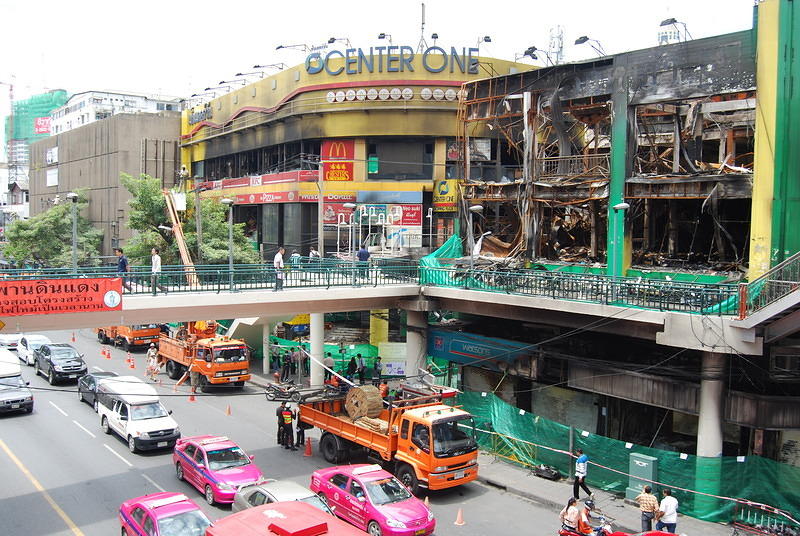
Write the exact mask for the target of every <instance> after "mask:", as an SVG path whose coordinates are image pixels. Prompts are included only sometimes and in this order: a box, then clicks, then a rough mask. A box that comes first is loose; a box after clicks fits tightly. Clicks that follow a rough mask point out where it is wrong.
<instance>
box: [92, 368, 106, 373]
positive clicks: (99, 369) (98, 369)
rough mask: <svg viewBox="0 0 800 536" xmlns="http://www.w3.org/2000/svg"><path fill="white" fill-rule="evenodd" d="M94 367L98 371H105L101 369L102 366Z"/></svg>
mask: <svg viewBox="0 0 800 536" xmlns="http://www.w3.org/2000/svg"><path fill="white" fill-rule="evenodd" d="M92 369H93V370H96V371H97V372H105V370H103V369H101V368H100V367H92Z"/></svg>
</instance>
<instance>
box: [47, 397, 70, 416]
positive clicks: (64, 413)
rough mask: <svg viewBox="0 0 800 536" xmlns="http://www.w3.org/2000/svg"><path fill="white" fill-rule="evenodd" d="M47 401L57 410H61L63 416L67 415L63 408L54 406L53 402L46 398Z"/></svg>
mask: <svg viewBox="0 0 800 536" xmlns="http://www.w3.org/2000/svg"><path fill="white" fill-rule="evenodd" d="M48 402H50V405H51V406H53V407H54V408H56V409H57V410H58V411H60V412H61V415H63V416H64V417H69V415H67V412H66V411H64V410H63V409H61V408H59V407H58V406H56V405H55V404H53V402H52V401H51V400H48Z"/></svg>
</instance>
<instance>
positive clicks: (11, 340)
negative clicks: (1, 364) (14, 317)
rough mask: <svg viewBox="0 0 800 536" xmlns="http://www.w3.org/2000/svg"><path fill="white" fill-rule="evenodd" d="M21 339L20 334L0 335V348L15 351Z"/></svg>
mask: <svg viewBox="0 0 800 536" xmlns="http://www.w3.org/2000/svg"><path fill="white" fill-rule="evenodd" d="M22 337H23V335H22V333H0V348H5V349H6V350H16V349H17V345H18V344H19V340H20V339H21V338H22Z"/></svg>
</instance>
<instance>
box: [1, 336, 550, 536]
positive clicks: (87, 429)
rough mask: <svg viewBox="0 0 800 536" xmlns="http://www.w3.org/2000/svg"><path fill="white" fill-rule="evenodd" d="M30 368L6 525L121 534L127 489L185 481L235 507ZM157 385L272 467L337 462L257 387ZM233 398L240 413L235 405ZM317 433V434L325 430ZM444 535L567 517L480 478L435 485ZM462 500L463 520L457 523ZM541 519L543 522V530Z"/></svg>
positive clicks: (205, 425) (174, 486) (12, 418)
mask: <svg viewBox="0 0 800 536" xmlns="http://www.w3.org/2000/svg"><path fill="white" fill-rule="evenodd" d="M46 334H47V335H48V336H50V338H51V340H53V342H71V336H72V332H50V333H46ZM75 336H76V341H75V342H74V343H72V344H73V346H75V347H76V348H77V349H78V350H79V351H81V352H82V353H84V354H85V359H86V362H87V364H88V366H89V369H90V370H92V369H93V370H98V369H102V370H109V371H114V372H117V373H118V374H137V375H142V374H143V373H144V354H143V353H142V352H136V353H134V354H133V355H134V357H135V359H136V369H135V370H130V369H129V368H128V366H127V365H126V364H125V353H124V352H123V351H122V350H112V359H110V360H108V359H105V358H103V357H102V356H101V355H100V349H101V347H100V345H99V344H98V342H97V340H96V338H95V336H94V334H93V333H92V331H91V330H80V331H77V332H75ZM23 376H24V377H26V379H27V380H29V381H30V382H31V385H30V386H31V388H32V389H33V390H34V397H35V408H34V412H33V414H30V415H27V414H19V415H9V416H2V417H0V482H2V485H0V535H2V536H17V535H19V536H23V535H25V536H44V535H48V536H49V535H65V536H67V535H72V536H78V535H81V534H83V535H86V536H93V535H98V536H99V535H104V536H105V535H114V534H119V530H120V529H119V522H118V521H117V511H118V508H119V505H120V503H121V502H123V501H124V500H126V499H129V498H132V497H137V496H140V495H144V494H147V493H155V492H157V491H177V492H182V493H186V494H187V495H188V496H189V497H190V498H191V499H193V500H194V501H195V502H197V503H198V504H199V505H200V507H201V508H202V509H203V510H204V511H205V512H206V514H207V515H208V516H209V518H210V519H212V520H215V519H220V518H222V517H225V516H226V515H229V514H230V507H225V506H221V507H220V506H215V507H212V506H209V505H207V504H206V503H205V501H204V500H203V497H202V495H201V493H200V492H198V491H197V490H195V489H194V488H193V487H191V486H190V485H188V484H186V483H183V482H179V481H178V480H177V478H176V477H175V471H174V468H173V466H172V458H171V452H170V451H159V452H155V453H146V454H131V453H130V452H128V449H127V445H126V444H125V442H124V441H123V440H122V439H120V438H119V437H118V436H116V435H113V434H112V435H105V434H103V432H102V430H101V429H100V421H99V418H98V417H97V415H96V414H95V413H94V411H93V410H92V408H91V407H90V406H89V405H88V404H86V403H82V402H79V401H78V397H77V394H76V386H75V383H64V384H57V385H56V386H55V387H50V385H49V384H48V383H47V381H46V380H45V379H44V378H42V377H34V374H33V368H32V367H31V368H28V367H24V366H23ZM159 378H160V379H161V381H162V382H163V385H157V386H156V388H157V390H158V391H159V393H160V394H161V396H162V402H163V403H164V405H165V406H166V407H167V409H172V410H173V411H174V414H173V417H174V418H175V420H176V421H177V422H178V424H179V425H180V427H181V433H182V435H183V436H184V437H186V436H191V435H198V434H219V435H226V436H228V437H230V438H231V439H233V440H235V441H237V442H238V443H239V444H240V445H241V446H242V447H243V448H244V449H245V450H246V451H247V452H248V453H250V454H254V455H255V462H256V463H257V464H258V466H259V467H260V468H261V470H262V471H263V472H264V474H265V476H267V477H269V478H276V479H288V480H293V481H295V482H298V483H300V484H303V485H305V486H308V484H309V480H310V475H311V472H312V471H314V470H315V469H317V468H320V467H326V466H328V464H327V462H325V460H324V459H323V458H322V457H321V456H320V455H319V454H318V452H316V450H315V452H314V455H313V456H312V457H304V456H303V451H302V449H301V450H299V451H297V452H290V451H286V450H284V449H281V448H279V447H277V446H276V445H275V424H274V421H275V417H274V415H275V407H276V403H273V402H268V401H266V399H265V398H264V396H263V393H262V392H261V391H260V390H258V389H256V388H254V387H250V386H248V387H245V389H244V390H243V391H239V392H234V393H235V394H230V393H213V394H210V395H201V394H198V395H197V397H196V401H194V402H190V401H189V399H188V395H187V393H188V388H187V387H185V386H181V387H178V388H177V391H175V390H174V383H175V382H174V381H172V380H170V379H169V378H167V376H166V375H165V374H163V373H162V374H161V375H160V376H159ZM228 407H230V415H228V414H227V413H228V412H227V409H228ZM307 437H312V438H313V439H314V441H313V444H314V446H315V447H316V445H317V441H316V439H317V438H318V437H319V434H318V432H317V431H316V430H309V431H308V432H307ZM429 500H430V505H431V509H432V510H433V512H434V514H435V515H436V519H437V530H436V534H437V535H439V536H450V535H467V534H469V535H506V534H507V535H512V534H513V535H520V534H524V535H537V536H538V535H540V534H541V535H549V534H554V533H555V531H554V530H552V527H556V526H557V525H558V523H557V518H556V516H555V515H554V514H553V512H551V511H548V510H545V509H543V508H541V507H539V506H536V505H534V504H532V503H530V502H527V501H525V500H524V499H521V498H518V497H516V496H514V495H510V494H507V493H503V492H500V491H497V490H495V489H493V488H490V487H487V486H484V485H482V484H479V483H477V482H473V483H470V484H467V485H465V486H461V487H459V488H455V489H451V490H443V491H438V492H431V494H430V496H429ZM459 509H462V511H463V515H464V520H465V522H466V524H465V525H463V526H456V525H454V521H455V519H456V516H457V513H458V510H459ZM536 527H540V529H538V530H537V528H536Z"/></svg>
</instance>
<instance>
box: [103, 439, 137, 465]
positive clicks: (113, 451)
mask: <svg viewBox="0 0 800 536" xmlns="http://www.w3.org/2000/svg"><path fill="white" fill-rule="evenodd" d="M103 446H104V447H105V448H107V449H108V451H109V452H110V453H111V454H113V455H114V456H116V457H117V458H119V459H120V460H122V461H123V462H124V463H125V464H127V466H128V467H133V464H132V463H131V462H129V461H128V460H126V459H125V458H123V457H122V456H120V455H119V453H118V452H117V451H116V450H114V449H112V448H111V447H109V446H108V445H106V444H105V443H103Z"/></svg>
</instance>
